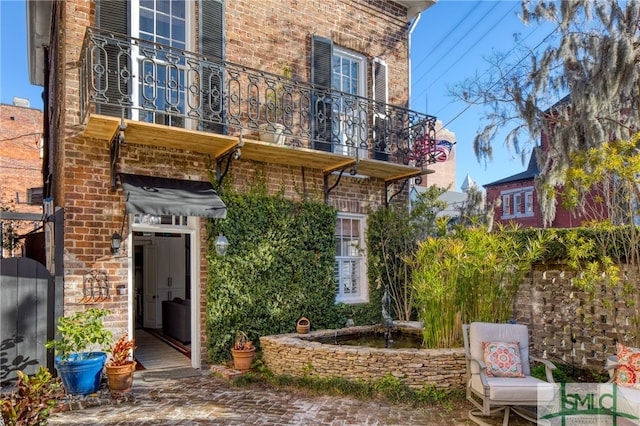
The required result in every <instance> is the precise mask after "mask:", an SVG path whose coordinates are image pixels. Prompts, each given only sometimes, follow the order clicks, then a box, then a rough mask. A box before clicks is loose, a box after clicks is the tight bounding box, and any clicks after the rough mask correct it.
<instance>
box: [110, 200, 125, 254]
mask: <svg viewBox="0 0 640 426" xmlns="http://www.w3.org/2000/svg"><path fill="white" fill-rule="evenodd" d="M125 220H127V213H126V210H125V212H124V213H123V214H122V227H121V228H120V233H118V231H116V232H114V233H113V235H111V254H118V253H120V246H121V245H122V233H123V232H124V221H125Z"/></svg>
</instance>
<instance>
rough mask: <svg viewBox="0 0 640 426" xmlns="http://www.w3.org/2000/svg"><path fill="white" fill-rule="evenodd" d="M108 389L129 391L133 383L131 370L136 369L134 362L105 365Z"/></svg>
mask: <svg viewBox="0 0 640 426" xmlns="http://www.w3.org/2000/svg"><path fill="white" fill-rule="evenodd" d="M105 368H106V370H107V379H108V380H109V389H111V391H112V392H131V385H132V384H133V372H134V371H136V362H135V361H132V362H130V363H128V364H125V365H106V366H105Z"/></svg>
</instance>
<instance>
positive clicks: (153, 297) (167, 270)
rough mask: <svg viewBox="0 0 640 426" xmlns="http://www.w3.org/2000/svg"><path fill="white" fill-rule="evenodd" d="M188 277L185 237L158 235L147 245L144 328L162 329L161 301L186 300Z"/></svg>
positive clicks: (145, 247) (145, 250) (145, 252)
mask: <svg viewBox="0 0 640 426" xmlns="http://www.w3.org/2000/svg"><path fill="white" fill-rule="evenodd" d="M185 276H186V265H185V237H184V235H182V234H181V235H172V236H167V237H161V236H155V237H154V238H153V242H152V244H149V245H145V246H144V320H143V325H144V327H146V328H160V327H162V301H163V300H173V298H175V297H179V298H182V299H184V298H185V292H186V280H185Z"/></svg>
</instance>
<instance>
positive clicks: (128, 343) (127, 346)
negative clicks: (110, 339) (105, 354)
mask: <svg viewBox="0 0 640 426" xmlns="http://www.w3.org/2000/svg"><path fill="white" fill-rule="evenodd" d="M136 347H137V346H136V345H135V339H131V340H129V333H125V334H124V335H122V337H120V338H119V339H118V341H117V342H116V343H114V344H113V346H111V348H109V352H110V353H111V361H110V362H109V365H112V366H118V365H126V364H130V363H131V362H133V359H132V358H131V351H132V350H133V349H135V348H136Z"/></svg>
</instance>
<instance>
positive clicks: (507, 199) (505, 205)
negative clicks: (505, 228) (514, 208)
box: [502, 194, 511, 216]
mask: <svg viewBox="0 0 640 426" xmlns="http://www.w3.org/2000/svg"><path fill="white" fill-rule="evenodd" d="M510 214H511V194H503V195H502V216H509V215H510Z"/></svg>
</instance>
